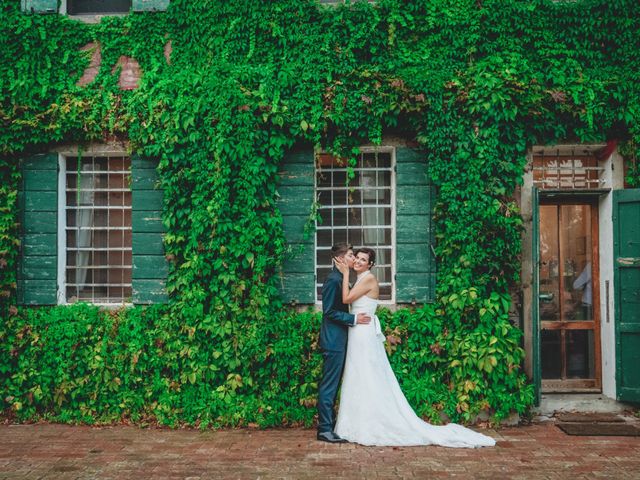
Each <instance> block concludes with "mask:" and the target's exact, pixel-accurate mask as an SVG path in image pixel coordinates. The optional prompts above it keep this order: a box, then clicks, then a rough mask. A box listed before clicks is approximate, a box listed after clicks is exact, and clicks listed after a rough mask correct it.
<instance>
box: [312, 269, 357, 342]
mask: <svg viewBox="0 0 640 480" xmlns="http://www.w3.org/2000/svg"><path fill="white" fill-rule="evenodd" d="M355 319H356V318H355V315H352V314H350V313H349V307H348V306H347V305H345V304H344V303H342V274H341V273H340V272H339V271H338V269H337V268H335V267H333V270H332V271H331V273H329V275H328V276H327V278H326V280H325V281H324V284H323V285H322V327H321V328H320V348H322V350H325V351H332V352H344V351H346V349H347V338H348V335H349V327H350V326H353V325H355Z"/></svg>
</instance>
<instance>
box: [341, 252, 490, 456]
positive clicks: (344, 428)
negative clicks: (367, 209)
mask: <svg viewBox="0 0 640 480" xmlns="http://www.w3.org/2000/svg"><path fill="white" fill-rule="evenodd" d="M374 263H375V252H374V251H373V250H372V249H370V248H360V249H358V250H356V259H355V263H354V264H353V269H354V270H355V272H356V273H357V274H358V279H357V280H356V282H355V283H354V285H353V288H351V289H349V267H348V265H347V264H346V263H342V262H340V261H336V266H337V267H338V269H339V270H340V271H341V272H342V276H343V281H342V301H343V302H344V303H349V304H351V313H353V314H356V313H358V312H366V313H368V314H370V315H371V316H372V318H373V321H372V322H371V323H370V324H368V325H356V326H354V327H353V328H350V329H349V341H348V343H347V357H346V361H345V367H344V374H343V377H342V393H341V395H340V408H339V410H338V419H337V422H336V427H335V432H336V433H337V434H338V435H339V436H340V437H342V438H344V439H346V440H348V441H350V442H355V443H360V444H362V445H380V446H410V445H441V446H444V447H484V446H493V445H495V440H494V439H493V438H491V437H488V436H486V435H483V434H481V433H478V432H475V431H473V430H470V429H468V428H465V427H463V426H461V425H457V424H454V423H450V424H448V425H442V426H437V425H430V424H429V423H426V422H424V421H423V420H421V419H420V418H419V417H418V416H417V415H416V414H415V413H414V411H413V409H412V408H411V406H410V405H409V403H408V402H407V400H406V398H405V396H404V394H403V393H402V391H401V390H400V385H399V384H398V380H397V379H396V377H395V374H394V373H393V370H392V369H391V365H390V364H389V360H388V359H387V354H386V351H385V349H384V345H383V342H384V339H385V337H384V335H383V334H382V331H381V328H380V320H379V319H378V317H377V316H375V315H374V314H375V311H376V307H377V305H378V295H379V287H378V281H377V280H376V278H375V276H374V275H373V274H372V273H371V267H373V265H374Z"/></svg>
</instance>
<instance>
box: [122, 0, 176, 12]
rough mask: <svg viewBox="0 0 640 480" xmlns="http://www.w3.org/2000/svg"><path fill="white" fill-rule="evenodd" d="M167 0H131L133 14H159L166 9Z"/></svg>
mask: <svg viewBox="0 0 640 480" xmlns="http://www.w3.org/2000/svg"><path fill="white" fill-rule="evenodd" d="M168 6H169V0H133V2H132V4H131V7H132V9H133V11H134V12H160V11H164V10H166V9H167V7H168Z"/></svg>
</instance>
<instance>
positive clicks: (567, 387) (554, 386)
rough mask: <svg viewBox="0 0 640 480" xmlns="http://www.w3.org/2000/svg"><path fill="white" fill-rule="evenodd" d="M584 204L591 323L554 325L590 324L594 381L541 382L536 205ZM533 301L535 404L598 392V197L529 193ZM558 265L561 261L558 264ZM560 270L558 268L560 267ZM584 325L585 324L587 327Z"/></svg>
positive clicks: (576, 324) (579, 325)
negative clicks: (551, 396)
mask: <svg viewBox="0 0 640 480" xmlns="http://www.w3.org/2000/svg"><path fill="white" fill-rule="evenodd" d="M577 204H588V205H590V206H591V238H592V258H591V268H592V295H593V297H592V298H593V308H592V311H593V322H591V321H588V322H579V321H578V322H576V321H564V322H557V323H559V324H561V325H559V328H566V327H570V328H567V329H569V330H571V329H574V330H575V329H577V330H584V329H585V327H586V326H589V327H590V326H591V324H593V336H594V339H593V341H594V345H593V348H594V356H595V359H594V377H595V378H594V379H561V380H556V379H551V380H542V371H541V368H542V352H541V339H540V337H541V335H540V334H541V327H542V322H541V320H540V310H539V308H540V307H539V290H540V285H539V283H540V276H539V272H540V205H577ZM532 220H533V252H532V255H533V294H534V296H533V299H532V310H533V315H532V316H533V318H532V320H533V321H532V328H533V330H534V331H533V332H532V339H533V342H532V343H533V345H532V346H533V352H534V356H533V361H534V363H533V377H534V385H535V387H536V390H537V396H538V401H539V398H540V395H541V394H542V393H543V392H544V393H578V392H594V393H595V392H602V358H603V355H602V344H601V338H600V336H601V328H602V323H601V318H600V317H601V315H600V306H601V303H600V269H599V265H600V255H599V251H600V240H599V239H600V232H599V194H585V193H574V192H561V193H559V192H557V191H545V190H538V189H537V188H535V187H534V190H533V216H532ZM558 263H559V264H560V263H562V262H558ZM560 267H561V266H560ZM587 323H588V325H587Z"/></svg>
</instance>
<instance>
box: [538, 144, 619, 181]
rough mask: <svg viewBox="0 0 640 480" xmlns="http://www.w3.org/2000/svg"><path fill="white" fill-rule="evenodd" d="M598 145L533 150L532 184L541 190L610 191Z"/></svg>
mask: <svg viewBox="0 0 640 480" xmlns="http://www.w3.org/2000/svg"><path fill="white" fill-rule="evenodd" d="M599 148H600V146H598V147H592V146H563V147H557V148H553V149H551V148H541V149H534V151H533V162H532V164H533V184H534V185H535V186H536V187H538V188H539V189H541V190H563V191H598V190H608V189H610V187H611V185H610V181H609V179H608V178H607V175H606V168H605V161H606V159H601V158H599V157H598V155H597V152H598V150H599Z"/></svg>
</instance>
